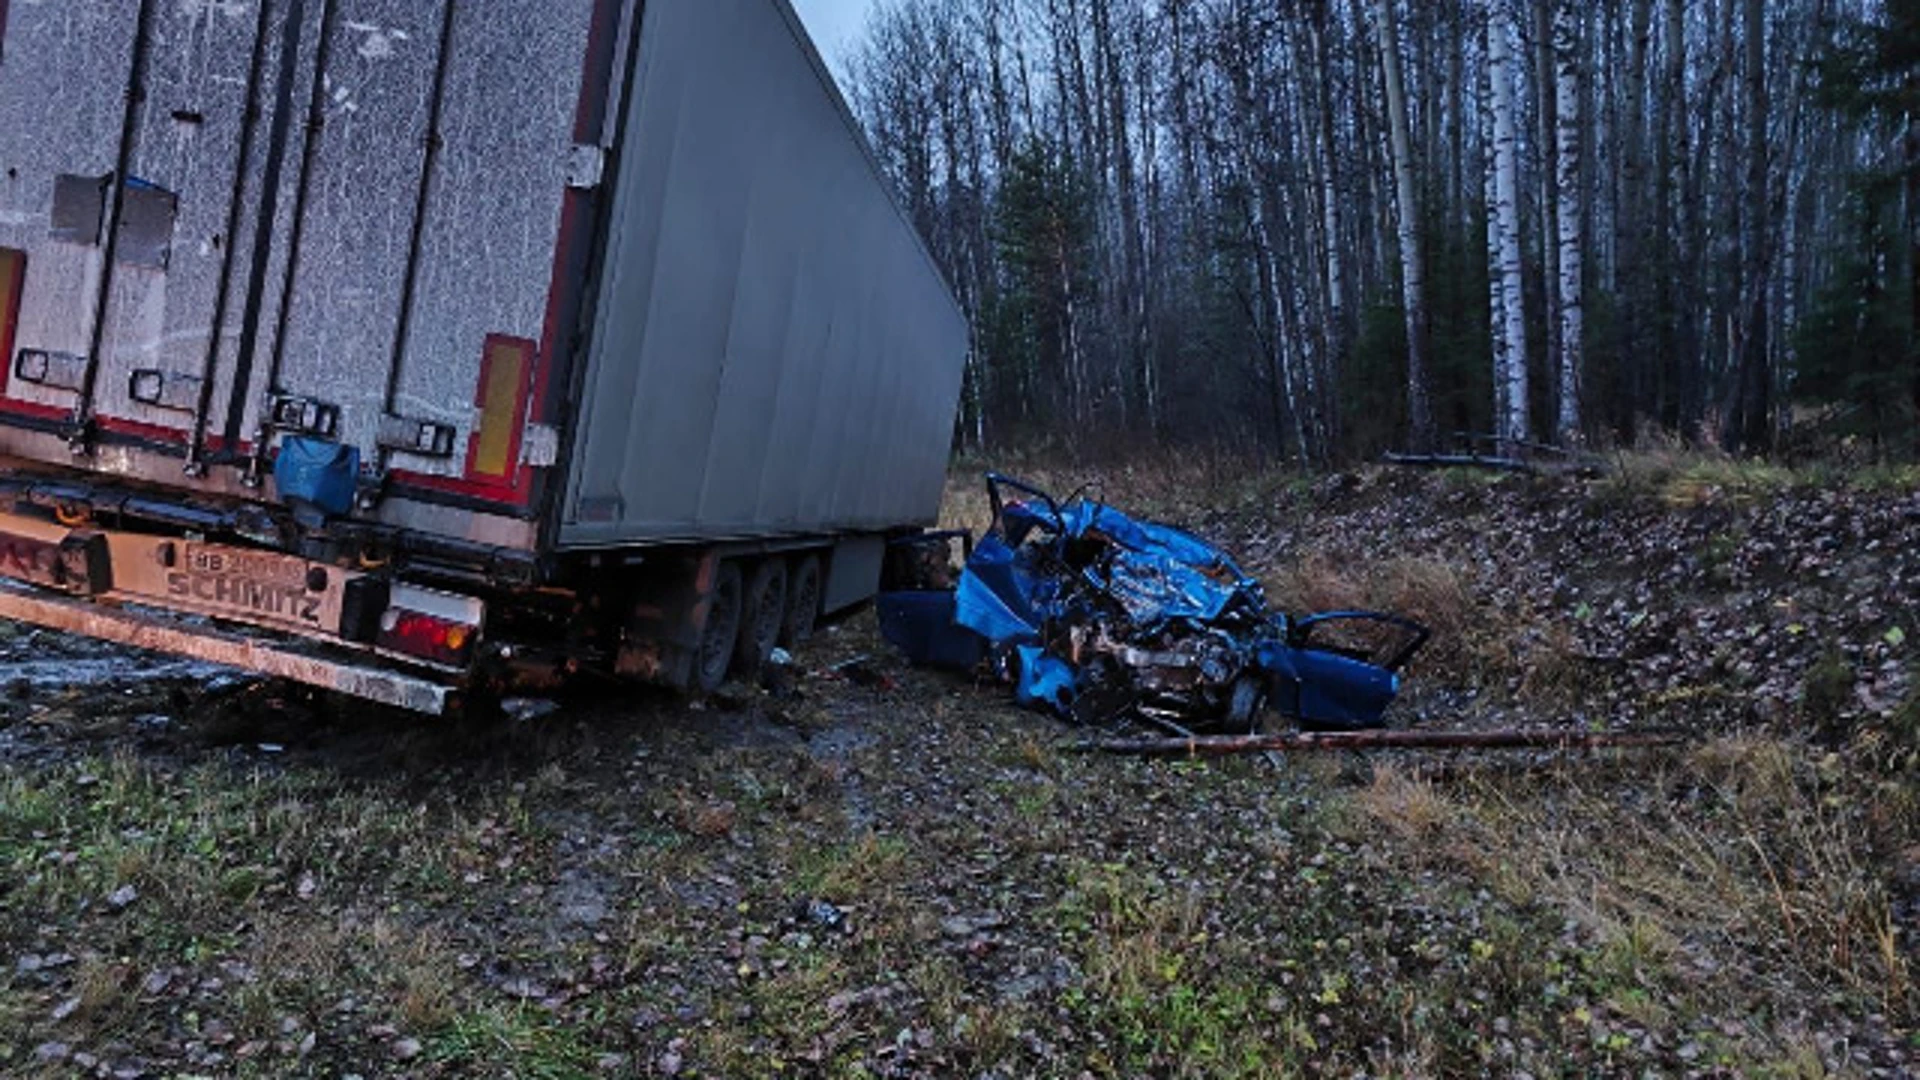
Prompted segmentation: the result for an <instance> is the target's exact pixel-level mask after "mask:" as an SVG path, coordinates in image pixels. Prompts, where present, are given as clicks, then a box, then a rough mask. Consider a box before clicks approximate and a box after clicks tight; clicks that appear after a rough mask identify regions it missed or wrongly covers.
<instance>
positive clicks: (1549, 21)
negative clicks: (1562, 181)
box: [1531, 0, 1560, 386]
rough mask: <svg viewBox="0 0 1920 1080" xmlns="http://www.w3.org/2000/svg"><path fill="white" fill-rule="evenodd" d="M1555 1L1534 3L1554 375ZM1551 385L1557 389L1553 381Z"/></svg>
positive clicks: (1543, 255)
mask: <svg viewBox="0 0 1920 1080" xmlns="http://www.w3.org/2000/svg"><path fill="white" fill-rule="evenodd" d="M1556 2H1557V0H1531V3H1532V5H1533V9H1532V15H1533V77H1534V95H1533V100H1534V118H1535V122H1536V123H1535V127H1534V146H1535V148H1536V149H1537V150H1538V152H1539V157H1540V172H1539V190H1540V274H1541V281H1542V282H1543V286H1544V287H1543V288H1542V289H1541V290H1540V292H1541V295H1542V296H1543V297H1544V298H1545V304H1546V311H1545V313H1544V318H1545V321H1546V326H1547V365H1548V369H1549V372H1550V373H1551V371H1552V369H1553V365H1555V364H1557V363H1559V360H1560V200H1559V197H1558V192H1559V189H1558V187H1557V185H1558V183H1559V178H1560V149H1559V148H1560V144H1559V141H1558V139H1559V136H1558V124H1559V109H1558V105H1559V99H1558V98H1557V97H1556V96H1555V85H1554V81H1553V5H1554V4H1555V3H1556ZM1547 385H1549V386H1551V385H1553V384H1552V382H1551V381H1549V382H1548V384H1547Z"/></svg>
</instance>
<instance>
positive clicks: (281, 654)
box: [0, 582, 454, 716]
mask: <svg viewBox="0 0 1920 1080" xmlns="http://www.w3.org/2000/svg"><path fill="white" fill-rule="evenodd" d="M0 618H5V619H13V620H16V621H18V622H24V623H31V624H33V625H35V626H44V627H47V628H49V629H52V630H62V631H66V632H68V633H74V634H81V635H84V636H86V637H92V638H99V639H101V640H103V641H112V642H117V643H119V644H122V645H130V646H133V647H134V648H138V649H150V650H152V651H154V652H163V653H172V654H174V655H177V656H185V657H190V658H192V659H195V660H205V661H208V662H209V663H214V664H224V665H227V666H229V667H236V668H242V669H245V670H247V671H250V672H254V673H257V674H260V675H266V676H270V677H274V678H281V679H289V680H291V681H293V682H298V683H304V684H306V685H308V686H317V687H320V688H321V689H325V690H334V691H338V692H340V693H343V694H349V695H351V696H354V697H358V698H364V699H367V700H369V701H376V702H379V703H381V704H383V705H392V706H395V707H396V708H401V709H407V710H410V711H412V712H418V713H426V714H428V715H432V716H440V715H444V714H445V713H446V712H447V711H448V708H449V706H450V704H451V698H452V696H453V694H454V688H452V687H449V686H446V685H443V684H441V683H437V682H434V681H432V680H431V679H426V678H422V677H420V676H417V675H410V674H407V673H405V672H401V671H397V670H393V669H389V668H385V667H381V666H378V665H376V664H373V663H369V662H367V661H366V660H363V659H362V660H356V659H346V658H339V657H336V656H329V655H327V654H326V653H327V651H328V650H326V649H325V647H324V646H320V645H316V644H311V643H306V642H300V641H295V640H287V639H277V638H264V637H255V636H252V635H249V634H246V633H242V632H237V631H233V630H228V629H225V628H222V627H219V626H216V625H214V624H213V623H212V622H211V621H208V620H205V619H201V618H198V617H194V618H191V619H189V618H184V617H180V616H172V615H168V614H166V613H163V612H158V611H153V610H151V609H145V608H127V607H119V606H114V605H111V604H106V603H100V602H96V601H90V600H80V599H73V598H69V597H62V596H55V595H50V594H47V593H44V592H40V591H37V590H32V589H30V588H29V587H27V586H22V585H17V584H14V583H11V582H0Z"/></svg>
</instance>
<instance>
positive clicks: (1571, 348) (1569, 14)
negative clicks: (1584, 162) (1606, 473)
mask: <svg viewBox="0 0 1920 1080" xmlns="http://www.w3.org/2000/svg"><path fill="white" fill-rule="evenodd" d="M1584 2H1585V0H1560V5H1559V7H1558V8H1557V9H1556V10H1555V12H1554V26H1553V51H1554V67H1555V70H1554V98H1555V106H1556V111H1557V113H1558V116H1557V117H1556V120H1557V122H1558V125H1559V133H1558V134H1559V141H1558V158H1559V161H1558V162H1557V164H1558V169H1559V183H1558V188H1559V217H1560V221H1559V226H1560V356H1559V358H1558V360H1559V372H1560V419H1559V424H1558V434H1559V437H1560V441H1561V443H1563V444H1566V445H1572V444H1575V443H1578V442H1579V441H1580V439H1581V427H1580V418H1581V402H1580V390H1581V377H1582V374H1583V372H1582V370H1581V369H1582V366H1583V365H1584V364H1585V361H1586V355H1585V354H1586V318H1585V306H1584V305H1585V273H1586V260H1585V254H1586V249H1585V243H1584V237H1583V235H1582V234H1583V231H1584V228H1583V227H1584V225H1585V223H1586V222H1585V218H1586V193H1585V191H1584V190H1583V186H1584V185H1583V180H1584V179H1585V175H1584V173H1583V172H1582V170H1581V167H1580V152H1581V135H1582V132H1581V127H1580V6H1581V5H1582V4H1584Z"/></svg>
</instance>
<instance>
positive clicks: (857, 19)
mask: <svg viewBox="0 0 1920 1080" xmlns="http://www.w3.org/2000/svg"><path fill="white" fill-rule="evenodd" d="M876 3H877V0H793V6H794V10H796V11H798V12H799V13H800V19H801V21H803V22H805V23H806V24H807V33H809V34H812V35H813V43H814V44H815V45H817V46H819V48H820V54H821V55H822V56H825V57H826V58H827V64H828V66H830V67H832V68H833V70H834V71H835V72H836V73H838V72H840V71H842V70H844V68H845V61H846V58H847V53H848V51H849V50H850V49H851V48H852V47H853V44H854V42H856V41H858V40H859V39H860V28H861V27H862V26H863V25H865V23H866V19H867V12H868V11H869V10H871V9H872V8H873V7H874V6H875V5H876Z"/></svg>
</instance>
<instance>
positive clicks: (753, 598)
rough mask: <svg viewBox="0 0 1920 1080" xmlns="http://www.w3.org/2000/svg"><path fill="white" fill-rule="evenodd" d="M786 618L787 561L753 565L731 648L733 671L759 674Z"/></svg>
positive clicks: (772, 560)
mask: <svg viewBox="0 0 1920 1080" xmlns="http://www.w3.org/2000/svg"><path fill="white" fill-rule="evenodd" d="M786 619H787V564H786V563H784V562H782V561H780V560H779V559H768V560H766V561H765V562H762V563H761V564H760V565H759V566H756V567H754V569H753V577H751V578H749V579H748V580H747V594H746V606H745V608H744V609H743V621H742V622H741V624H740V639H739V642H738V643H737V644H736V645H735V646H734V650H733V669H734V671H736V672H738V673H739V674H741V675H742V676H751V675H758V674H759V673H760V668H761V667H762V666H763V665H764V664H765V663H766V662H767V657H768V656H769V655H770V654H771V653H772V652H773V646H774V643H775V642H776V641H777V640H779V637H780V628H781V627H782V626H784V625H786Z"/></svg>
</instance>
